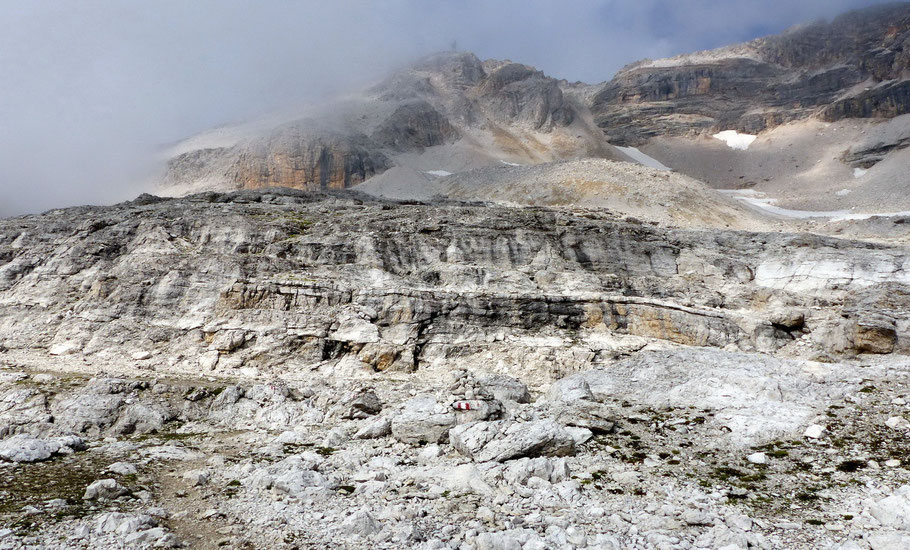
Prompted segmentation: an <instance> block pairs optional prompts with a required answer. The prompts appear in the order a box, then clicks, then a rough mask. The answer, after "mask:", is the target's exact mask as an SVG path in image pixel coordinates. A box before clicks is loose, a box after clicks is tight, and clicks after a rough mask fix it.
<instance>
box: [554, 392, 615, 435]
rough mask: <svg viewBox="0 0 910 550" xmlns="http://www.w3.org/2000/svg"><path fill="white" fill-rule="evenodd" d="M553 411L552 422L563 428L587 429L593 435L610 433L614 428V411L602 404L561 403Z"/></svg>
mask: <svg viewBox="0 0 910 550" xmlns="http://www.w3.org/2000/svg"><path fill="white" fill-rule="evenodd" d="M555 409H556V415H555V417H554V420H556V422H558V423H560V424H562V425H564V426H574V427H577V428H587V429H589V430H591V431H592V432H594V433H610V432H612V431H613V428H614V427H615V426H616V423H615V422H614V421H613V417H614V410H613V409H612V408H610V407H609V406H608V405H604V404H602V403H596V402H593V401H586V400H577V401H570V402H566V403H561V404H559V406H557V407H555Z"/></svg>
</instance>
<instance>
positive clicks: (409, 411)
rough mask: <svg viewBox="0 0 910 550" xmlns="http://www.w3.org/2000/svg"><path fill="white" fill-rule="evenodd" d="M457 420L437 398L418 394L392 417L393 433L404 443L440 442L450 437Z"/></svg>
mask: <svg viewBox="0 0 910 550" xmlns="http://www.w3.org/2000/svg"><path fill="white" fill-rule="evenodd" d="M455 422H456V419H455V413H454V412H451V410H450V409H447V408H446V407H444V406H442V405H440V404H438V403H437V402H436V399H434V398H433V397H428V396H418V397H415V398H413V399H410V400H408V401H407V402H406V403H405V404H404V410H403V411H402V412H401V413H400V414H399V415H397V416H396V417H395V418H393V419H392V426H391V428H392V435H393V436H394V437H395V439H397V440H398V441H401V442H404V443H415V444H426V443H440V442H442V441H445V440H446V439H447V438H448V434H449V430H450V429H451V428H452V426H454V425H455Z"/></svg>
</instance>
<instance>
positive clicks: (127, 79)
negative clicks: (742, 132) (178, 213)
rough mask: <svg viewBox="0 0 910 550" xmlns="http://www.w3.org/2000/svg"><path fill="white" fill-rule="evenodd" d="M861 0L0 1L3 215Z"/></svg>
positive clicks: (601, 70)
mask: <svg viewBox="0 0 910 550" xmlns="http://www.w3.org/2000/svg"><path fill="white" fill-rule="evenodd" d="M874 3H879V2H874V1H868V0H866V1H861V0H803V1H801V2H792V1H789V0H788V1H782V0H761V1H760V0H749V1H747V0H676V1H670V0H649V1H638V2H629V1H627V0H601V1H594V0H590V1H585V0H578V1H574V2H563V3H559V4H557V3H555V2H551V1H549V0H547V1H544V0H521V1H519V0H500V1H496V2H493V1H486V0H484V1H481V0H462V1H441V0H440V1H431V0H385V1H367V0H347V1H336V2H322V1H317V0H310V1H298V2H291V1H285V0H259V1H256V2H249V1H244V2H240V1H229V0H194V1H193V2H185V1H182V0H179V1H178V0H159V1H157V2H127V1H120V2H114V1H84V2H68V1H64V0H60V1H57V2H49V1H48V2H45V1H40V0H34V1H30V2H5V3H3V4H2V5H0V22H2V23H0V25H2V26H3V28H2V29H0V31H2V32H0V82H3V85H2V86H0V121H2V124H0V215H12V214H18V213H24V212H35V211H40V210H43V209H47V208H52V207H58V206H67V205H74V204H85V203H109V202H113V201H117V200H123V199H126V198H131V197H132V196H135V195H136V194H137V193H139V192H140V191H142V190H144V189H143V187H144V186H146V185H148V182H149V181H150V180H149V178H150V176H151V175H152V174H153V173H154V168H155V166H156V164H155V163H156V161H157V159H156V158H155V153H156V151H159V150H160V149H161V148H162V147H164V146H165V145H166V144H168V143H171V142H174V141H176V140H179V139H180V138H183V137H186V136H188V135H191V134H193V133H196V132H199V131H202V130H205V129H207V128H210V127H213V126H217V125H221V124H227V123H231V122H235V121H239V120H243V119H247V118H250V117H255V116H257V115H260V114H263V113H267V112H269V111H271V110H274V109H278V108H281V107H283V106H286V105H288V104H293V103H295V102H301V101H305V100H308V99H313V98H317V97H321V96H325V95H330V94H332V93H336V92H338V91H340V90H345V89H350V88H351V87H355V86H359V85H361V84H362V83H365V82H368V81H370V80H372V79H375V78H377V77H378V76H379V75H381V74H383V73H384V72H386V71H388V70H390V69H391V68H393V67H395V66H399V65H401V64H403V63H406V62H408V61H410V60H412V59H414V58H416V57H419V56H421V55H424V54H427V53H431V52H434V51H438V50H441V49H448V48H449V47H450V45H451V44H452V43H453V41H457V44H458V47H459V49H463V50H473V51H475V52H476V53H477V54H478V55H479V56H481V57H484V58H489V57H493V58H510V59H513V60H515V61H521V62H524V63H528V64H531V65H535V66H537V67H538V68H540V69H542V70H544V71H546V72H547V73H549V74H551V75H553V76H557V77H562V78H568V79H570V80H584V81H588V82H599V81H603V80H607V79H609V78H610V77H611V76H612V75H613V74H614V73H615V72H616V70H617V69H619V68H620V67H621V66H623V65H625V64H626V63H629V62H632V61H635V60H637V59H641V58H644V57H651V58H656V57H663V56H667V55H675V54H679V53H684V52H687V51H692V50H696V49H705V48H710V47H717V46H720V45H724V44H728V43H733V42H738V41H743V40H747V39H750V38H753V37H755V36H758V35H761V34H768V33H773V32H779V31H780V30H782V29H784V28H786V27H788V26H790V25H792V24H794V23H798V22H802V21H807V20H812V19H816V18H819V17H830V16H832V15H835V14H837V13H838V12H841V11H844V10H847V9H850V8H855V7H862V6H867V5H870V4H874Z"/></svg>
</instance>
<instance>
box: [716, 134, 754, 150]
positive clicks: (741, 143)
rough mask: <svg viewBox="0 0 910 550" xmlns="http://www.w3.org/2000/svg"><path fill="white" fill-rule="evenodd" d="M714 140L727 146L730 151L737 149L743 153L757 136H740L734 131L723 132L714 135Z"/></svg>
mask: <svg viewBox="0 0 910 550" xmlns="http://www.w3.org/2000/svg"><path fill="white" fill-rule="evenodd" d="M711 137H713V138H714V139H719V140H721V141H723V142H724V143H726V144H727V147H729V148H731V149H738V150H740V151H745V150H746V149H748V148H749V146H750V145H752V142H753V141H755V140H756V139H757V138H758V136H753V135H751V134H740V133H739V132H737V131H736V130H724V131H723V132H719V133H716V134H714V135H713V136H711Z"/></svg>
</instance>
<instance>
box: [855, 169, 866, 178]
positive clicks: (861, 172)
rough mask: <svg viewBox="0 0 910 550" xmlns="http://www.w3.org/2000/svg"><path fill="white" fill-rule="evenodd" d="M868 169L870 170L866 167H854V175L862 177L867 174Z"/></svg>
mask: <svg viewBox="0 0 910 550" xmlns="http://www.w3.org/2000/svg"><path fill="white" fill-rule="evenodd" d="M868 171H869V170H868V169H866V168H854V169H853V177H854V178H861V177H863V176H865V175H866V172H868Z"/></svg>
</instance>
